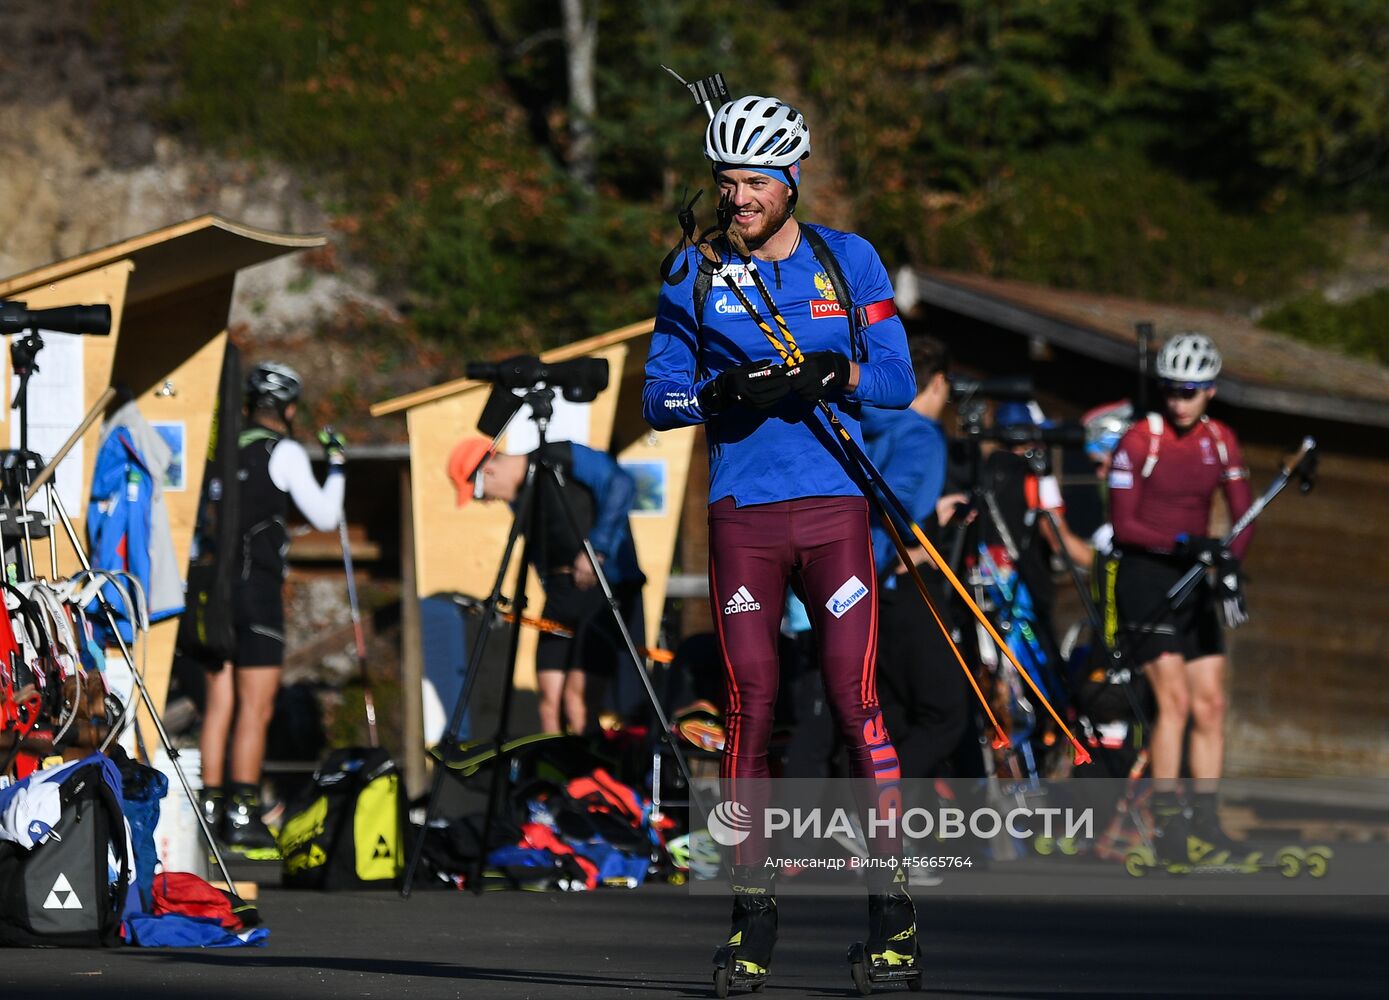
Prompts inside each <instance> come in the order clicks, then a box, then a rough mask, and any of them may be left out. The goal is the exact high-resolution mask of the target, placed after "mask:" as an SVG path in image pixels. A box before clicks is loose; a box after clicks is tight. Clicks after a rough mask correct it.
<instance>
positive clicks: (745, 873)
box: [714, 865, 777, 998]
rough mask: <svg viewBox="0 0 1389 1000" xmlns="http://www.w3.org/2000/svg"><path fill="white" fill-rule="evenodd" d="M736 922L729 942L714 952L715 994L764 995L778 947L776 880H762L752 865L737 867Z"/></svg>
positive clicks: (734, 883) (734, 876)
mask: <svg viewBox="0 0 1389 1000" xmlns="http://www.w3.org/2000/svg"><path fill="white" fill-rule="evenodd" d="M729 881H730V884H731V887H732V889H733V919H732V922H731V926H730V928H729V932H728V943H727V944H725V945H723V946H722V947H720V948H719V949H718V951H716V952H714V995H715V996H717V997H720V998H723V997H726V996H728V991H729V990H730V989H749V990H752V991H753V992H754V993H760V992H761V991H762V987H763V986H765V985H766V982H767V975H768V973H769V972H770V971H771V965H772V948H773V947H775V946H776V928H777V914H776V891H775V887H774V886H773V883H772V880H771V879H769V878H766V877H758V876H755V875H754V874H753V869H752V868H751V867H750V866H748V865H734V866H733V869H732V872H731V873H730V879H729Z"/></svg>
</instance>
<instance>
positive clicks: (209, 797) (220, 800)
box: [198, 787, 226, 837]
mask: <svg viewBox="0 0 1389 1000" xmlns="http://www.w3.org/2000/svg"><path fill="white" fill-rule="evenodd" d="M198 808H199V809H201V810H202V814H203V822H204V823H206V824H207V831H208V833H210V834H212V835H213V836H214V837H220V836H221V835H222V814H223V813H224V812H225V811H226V799H225V797H224V793H223V792H222V789H221V788H220V787H218V788H204V789H203V790H202V791H201V792H199V793H198Z"/></svg>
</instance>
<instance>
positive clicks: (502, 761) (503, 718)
mask: <svg viewBox="0 0 1389 1000" xmlns="http://www.w3.org/2000/svg"><path fill="white" fill-rule="evenodd" d="M524 510H525V507H524V506H523V507H521V508H519V509H518V516H519V515H520V512H521V511H524ZM530 560H531V542H530V536H529V535H527V536H526V547H525V549H524V550H523V551H522V553H521V571H520V573H518V574H517V575H516V596H515V597H514V598H513V599H512V601H511V608H512V610H513V611H514V612H515V615H514V618H513V620H512V623H511V642H510V645H509V647H508V649H507V655H506V662H507V671H506V676H505V677H504V678H503V679H502V684H503V687H502V706H501V711H500V712H499V713H498V715H497V730H496V732H495V733H494V734H493V737H492V745H493V747H494V748H495V750H496V754H497V755H496V757H495V758H493V761H492V781H491V784H490V785H489V786H488V789H487V813H486V815H485V816H484V817H483V820H482V842H481V844H480V845H479V850H478V857H477V862H476V864H474V865H473V871H472V875H471V878H469V880H468V881H469V883H470V885H469V888H471V889H472V890H473V893H474V895H481V894H482V873H483V871H484V870H485V869H486V868H487V847H488V845H489V844H490V843H491V842H492V828H493V827H494V826H496V817H497V807H498V806H499V805H500V804H501V800H502V795H503V794H504V791H505V790H507V786H508V785H509V784H510V780H511V777H510V770H511V768H510V763H509V761H507V759H506V757H505V755H504V754H503V752H502V748H503V747H504V746H506V737H507V727H508V725H509V724H510V722H511V703H512V701H513V699H514V697H515V694H516V652H517V650H518V649H519V647H520V644H521V616H522V615H523V614H525V610H526V582H527V580H528V578H529V576H530Z"/></svg>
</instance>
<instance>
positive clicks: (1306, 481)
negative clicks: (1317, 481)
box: [1167, 437, 1317, 607]
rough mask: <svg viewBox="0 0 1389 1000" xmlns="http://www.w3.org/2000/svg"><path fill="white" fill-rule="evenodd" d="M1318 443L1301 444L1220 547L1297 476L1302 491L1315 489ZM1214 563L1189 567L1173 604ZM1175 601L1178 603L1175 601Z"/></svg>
mask: <svg viewBox="0 0 1389 1000" xmlns="http://www.w3.org/2000/svg"><path fill="white" fill-rule="evenodd" d="M1316 450H1317V442H1316V439H1315V438H1312V437H1304V438H1303V439H1302V444H1301V445H1300V446H1299V447H1298V450H1297V454H1295V455H1293V457H1292V458H1291V459H1289V460H1288V464H1287V465H1285V466H1283V467H1282V468H1281V469H1279V470H1278V475H1277V476H1275V477H1274V479H1273V482H1271V483H1270V484H1269V486H1268V489H1266V490H1264V492H1263V494H1262V495H1261V496H1259V497H1258V498H1257V499H1256V500H1255V501H1254V502H1253V503H1251V504H1250V505H1249V509H1248V510H1246V511H1245V512H1244V514H1243V515H1241V516H1240V518H1239V520H1238V521H1236V522H1235V523H1234V524H1233V525H1231V526H1230V530H1229V531H1227V532H1225V537H1224V538H1222V539H1221V540H1220V547H1221V548H1222V549H1228V548H1229V547H1230V546H1231V545H1233V544H1234V542H1235V539H1236V538H1238V537H1239V536H1240V535H1241V534H1243V533H1244V530H1245V529H1246V528H1248V527H1249V526H1250V525H1251V524H1253V523H1254V521H1255V519H1256V518H1257V517H1258V516H1259V515H1260V514H1262V513H1263V512H1264V508H1265V507H1267V506H1268V505H1269V504H1270V503H1272V502H1273V498H1274V497H1276V496H1278V494H1279V493H1282V492H1283V490H1284V488H1286V487H1287V485H1288V483H1289V482H1291V481H1292V478H1293V476H1295V475H1300V476H1301V477H1302V491H1303V492H1304V493H1305V492H1307V491H1309V490H1310V489H1311V488H1312V476H1313V466H1314V465H1315V463H1316ZM1210 565H1211V564H1210V563H1208V562H1206V561H1205V560H1202V561H1200V562H1197V563H1196V565H1194V566H1192V567H1191V569H1189V570H1187V571H1186V573H1185V575H1183V576H1182V578H1181V579H1180V580H1178V581H1177V582H1176V583H1174V584H1173V585H1172V589H1171V590H1169V591H1168V592H1167V601H1168V603H1169V604H1170V605H1171V606H1172V607H1180V606H1181V605H1182V604H1183V603H1185V602H1186V599H1187V597H1188V596H1189V595H1190V594H1191V590H1192V588H1193V587H1195V586H1196V582H1197V581H1198V580H1200V579H1201V575H1202V574H1203V573H1205V572H1206V570H1207V568H1209V566H1210ZM1173 602H1175V603H1173Z"/></svg>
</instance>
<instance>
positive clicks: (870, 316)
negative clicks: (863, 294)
mask: <svg viewBox="0 0 1389 1000" xmlns="http://www.w3.org/2000/svg"><path fill="white" fill-rule="evenodd" d="M854 313H855V315H856V318H857V319H858V325H859V329H862V328H864V327H866V326H872V325H873V324H874V323H877V322H879V321H880V320H885V319H891V318H892V317H893V316H896V315H897V303H896V302H894V301H893V300H892V299H883V300H882V301H881V302H874V303H871V304H870V305H866V306H859V307H858V308H857V309H855V310H854Z"/></svg>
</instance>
